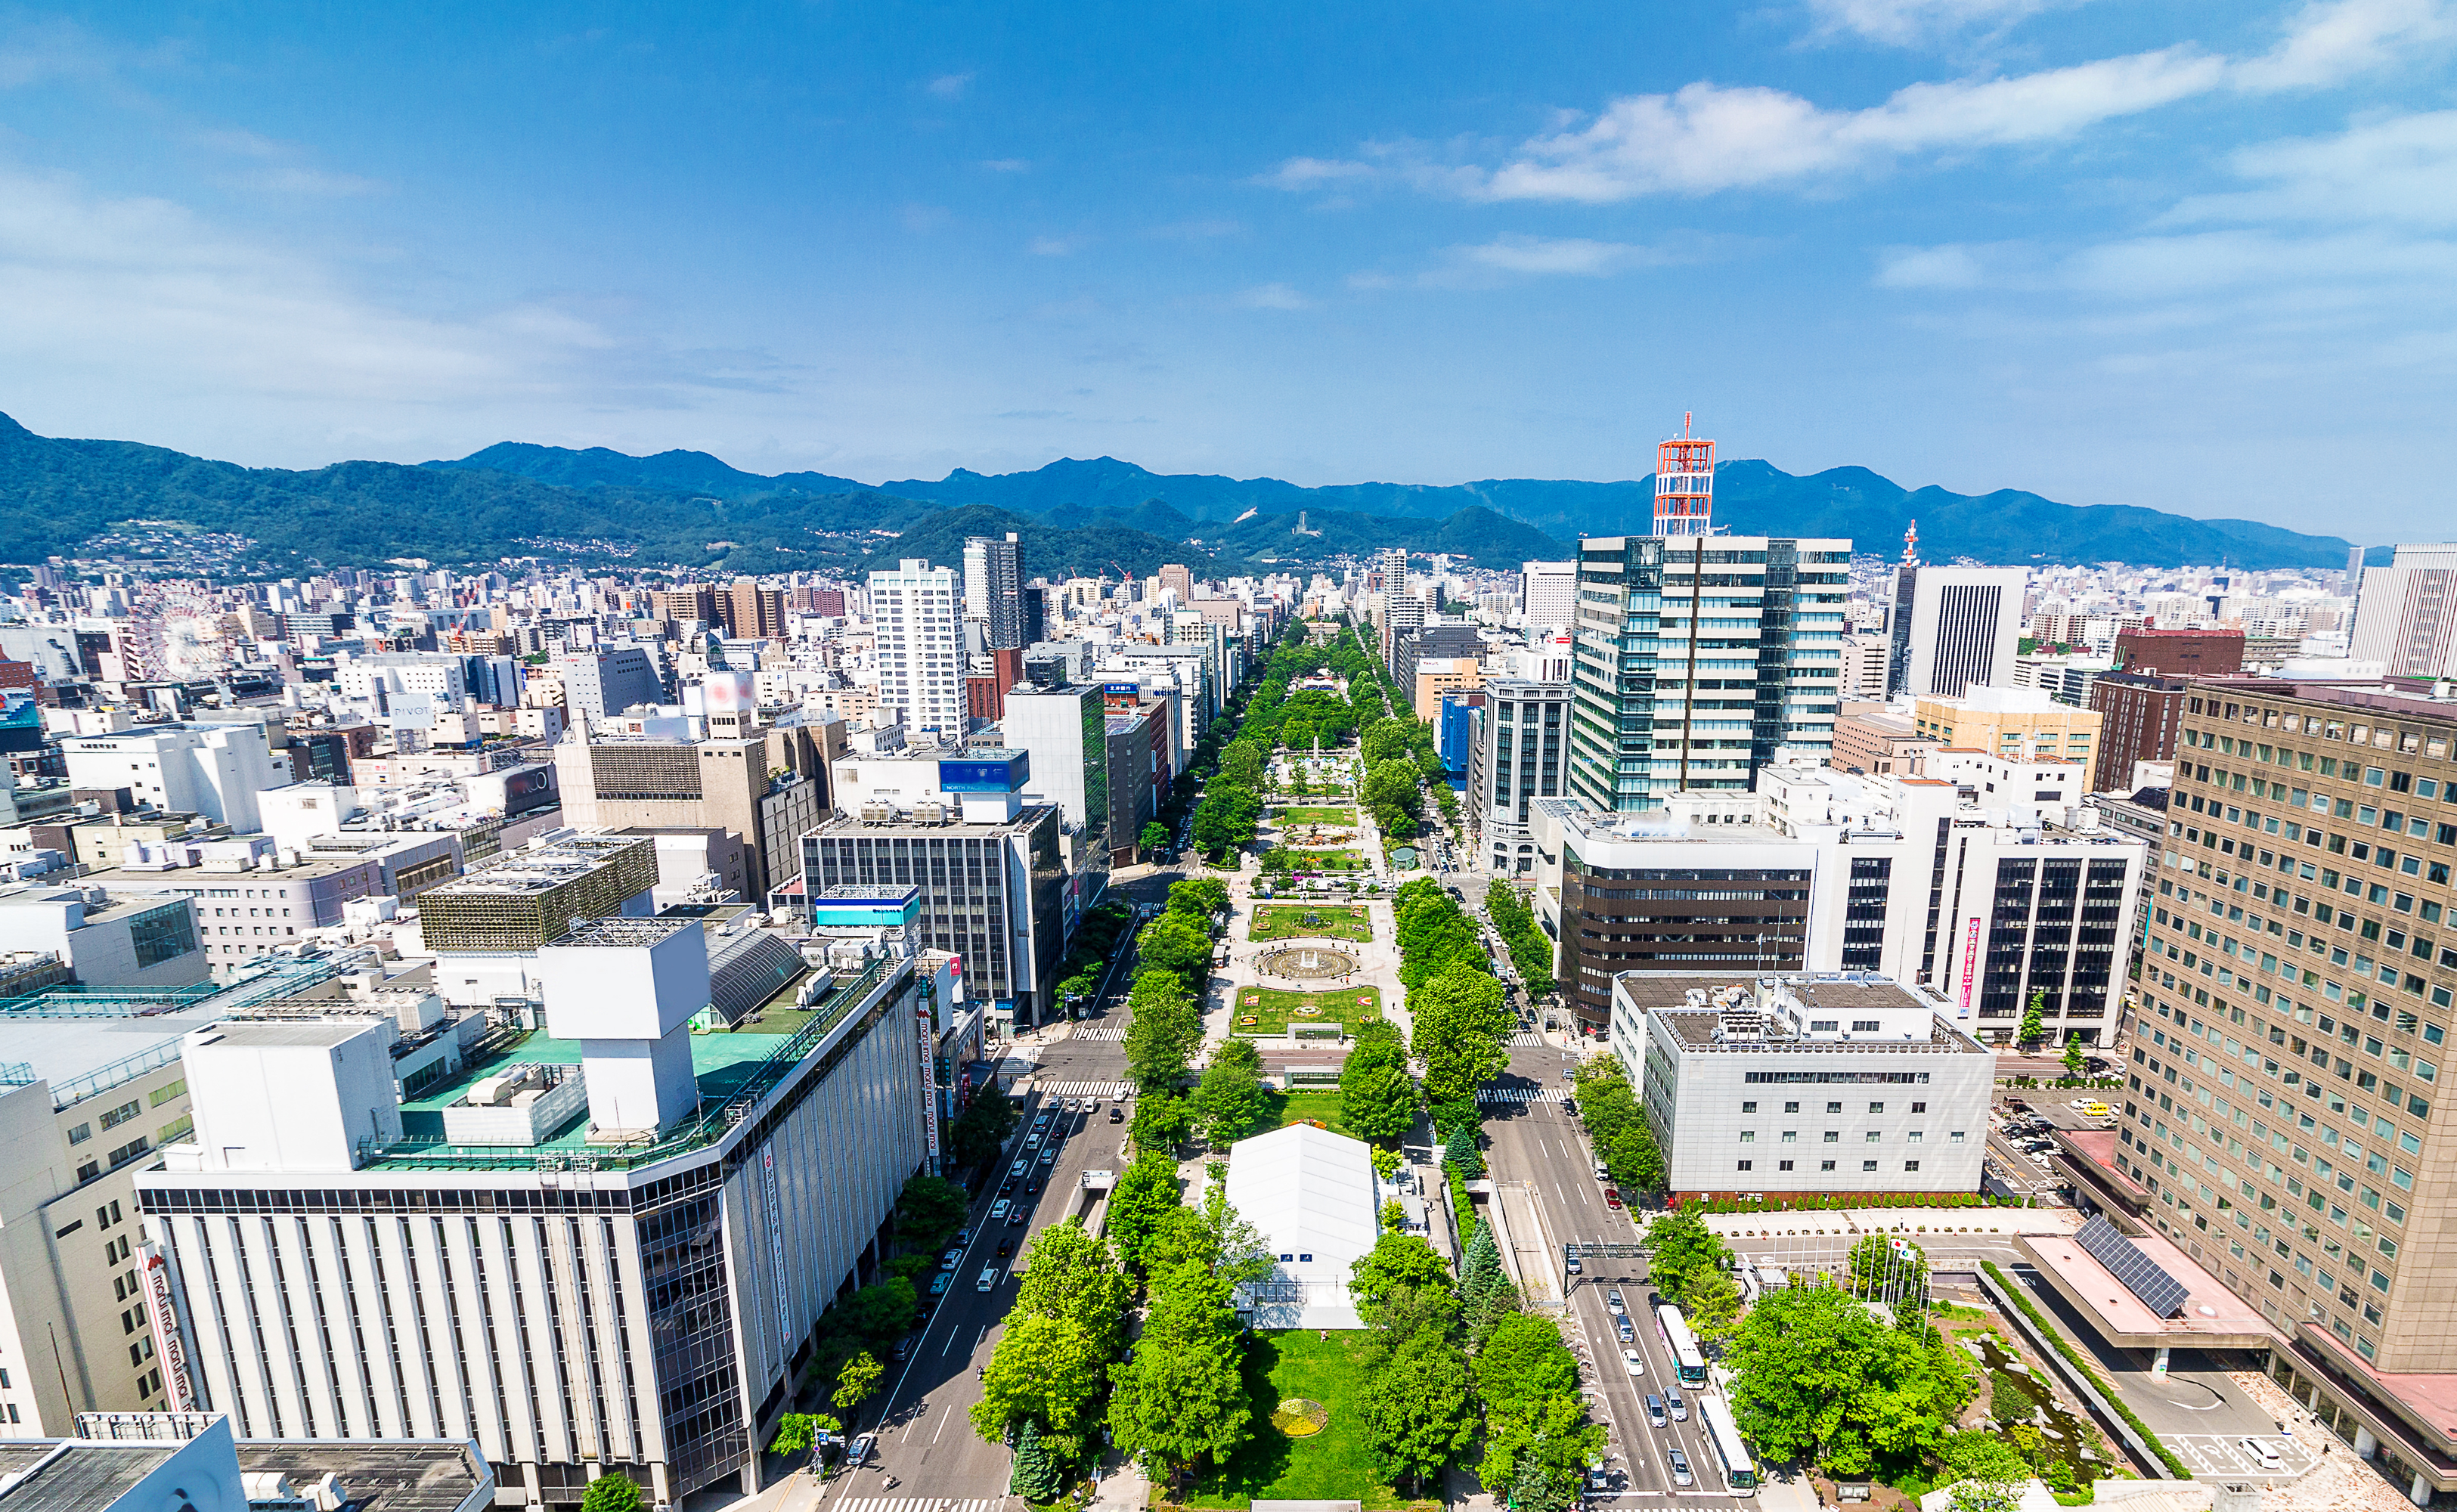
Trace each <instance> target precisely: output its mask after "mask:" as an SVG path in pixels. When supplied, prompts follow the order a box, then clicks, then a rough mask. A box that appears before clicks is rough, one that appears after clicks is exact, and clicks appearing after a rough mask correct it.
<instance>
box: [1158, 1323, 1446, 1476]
mask: <svg viewBox="0 0 2457 1512" xmlns="http://www.w3.org/2000/svg"><path fill="white" fill-rule="evenodd" d="M1363 1338H1364V1336H1363V1335H1362V1334H1360V1333H1357V1332H1354V1331H1348V1330H1341V1331H1334V1332H1333V1333H1332V1336H1330V1337H1329V1338H1328V1339H1326V1338H1324V1337H1323V1336H1320V1335H1318V1334H1314V1333H1311V1332H1310V1331H1308V1330H1305V1329H1290V1330H1287V1331H1284V1332H1277V1333H1269V1334H1258V1335H1256V1336H1254V1337H1253V1338H1252V1339H1250V1340H1249V1341H1248V1342H1247V1345H1246V1385H1247V1389H1248V1390H1249V1392H1250V1393H1251V1394H1252V1401H1253V1412H1254V1430H1253V1437H1252V1438H1250V1439H1249V1440H1246V1446H1245V1447H1244V1448H1242V1449H1240V1450H1238V1451H1237V1452H1236V1453H1235V1454H1234V1455H1231V1456H1230V1457H1229V1462H1228V1463H1227V1464H1225V1465H1222V1466H1220V1467H1219V1468H1218V1469H1216V1470H1214V1471H1213V1472H1212V1473H1211V1474H1209V1475H1208V1476H1206V1477H1204V1478H1203V1479H1201V1480H1199V1481H1196V1482H1195V1483H1194V1485H1193V1487H1192V1488H1191V1489H1190V1490H1189V1491H1188V1492H1187V1496H1186V1504H1187V1505H1188V1506H1196V1507H1235V1508H1245V1507H1251V1506H1252V1505H1253V1504H1254V1502H1255V1501H1256V1499H1258V1498H1259V1499H1261V1500H1263V1501H1266V1502H1362V1503H1364V1505H1365V1506H1366V1507H1367V1508H1368V1509H1370V1512H1385V1509H1395V1508H1399V1507H1404V1506H1406V1505H1407V1504H1408V1502H1407V1499H1406V1498H1404V1497H1402V1496H1400V1495H1399V1493H1398V1492H1397V1491H1395V1490H1394V1489H1393V1488H1392V1487H1390V1486H1388V1485H1385V1484H1383V1483H1382V1478H1381V1476H1380V1474H1379V1473H1378V1472H1377V1471H1376V1470H1375V1469H1374V1466H1373V1450H1372V1448H1370V1447H1369V1446H1368V1445H1367V1443H1366V1440H1365V1421H1364V1412H1363V1409H1362V1408H1361V1407H1360V1406H1359V1405H1358V1403H1359V1402H1360V1401H1361V1399H1362V1398H1363V1396H1364V1391H1365V1371H1364V1368H1363V1367H1362V1366H1360V1365H1358V1364H1357V1363H1356V1361H1355V1359H1354V1354H1355V1351H1356V1349H1357V1347H1358V1346H1359V1345H1360V1344H1361V1343H1362V1342H1363ZM1289 1398H1306V1399H1308V1400H1311V1401H1318V1402H1320V1403H1322V1404H1323V1405H1324V1406H1325V1407H1328V1408H1330V1409H1331V1419H1330V1421H1328V1422H1326V1423H1325V1424H1324V1425H1323V1428H1322V1431H1321V1432H1319V1433H1316V1434H1313V1435H1311V1436H1310V1437H1307V1438H1302V1439H1291V1438H1290V1437H1289V1436H1288V1435H1286V1434H1284V1433H1282V1432H1280V1431H1279V1430H1278V1429H1277V1428H1274V1427H1272V1426H1271V1413H1272V1411H1273V1409H1275V1408H1277V1407H1278V1406H1279V1404H1280V1403H1281V1402H1282V1401H1285V1400H1288V1399H1289Z"/></svg>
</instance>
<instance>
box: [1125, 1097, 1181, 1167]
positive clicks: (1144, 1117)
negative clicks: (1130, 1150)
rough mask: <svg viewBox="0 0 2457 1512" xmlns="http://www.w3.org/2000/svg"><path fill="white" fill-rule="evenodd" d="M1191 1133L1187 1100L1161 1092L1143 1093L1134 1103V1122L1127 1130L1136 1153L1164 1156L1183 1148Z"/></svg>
mask: <svg viewBox="0 0 2457 1512" xmlns="http://www.w3.org/2000/svg"><path fill="white" fill-rule="evenodd" d="M1193 1129H1194V1109H1193V1108H1189V1107H1188V1106H1187V1099H1185V1098H1183V1097H1173V1096H1170V1095H1168V1094H1167V1093H1164V1092H1146V1093H1145V1094H1144V1095H1143V1096H1141V1097H1138V1098H1136V1099H1135V1116H1134V1122H1132V1123H1130V1124H1128V1125H1127V1126H1126V1132H1127V1133H1128V1134H1130V1135H1132V1136H1133V1138H1134V1142H1135V1151H1136V1153H1137V1154H1141V1153H1143V1152H1144V1151H1146V1150H1153V1151H1157V1152H1159V1153H1161V1154H1164V1155H1165V1154H1167V1153H1168V1152H1169V1151H1170V1150H1174V1149H1176V1148H1177V1147H1178V1146H1179V1145H1181V1144H1183V1143H1184V1142H1185V1140H1186V1136H1187V1134H1188V1133H1190V1132H1191V1131H1192V1130H1193Z"/></svg>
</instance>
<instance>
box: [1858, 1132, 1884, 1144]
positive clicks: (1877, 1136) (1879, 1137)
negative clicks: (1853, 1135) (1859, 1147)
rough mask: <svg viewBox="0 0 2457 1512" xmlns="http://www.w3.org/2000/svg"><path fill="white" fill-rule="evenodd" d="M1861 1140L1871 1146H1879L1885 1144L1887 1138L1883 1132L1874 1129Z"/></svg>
mask: <svg viewBox="0 0 2457 1512" xmlns="http://www.w3.org/2000/svg"><path fill="white" fill-rule="evenodd" d="M1861 1138H1862V1139H1863V1140H1864V1141H1865V1142H1867V1143H1869V1144H1871V1145H1878V1144H1883V1143H1885V1138H1886V1136H1885V1133H1884V1132H1883V1131H1882V1130H1879V1129H1870V1130H1869V1131H1868V1133H1866V1134H1864V1135H1862V1136H1861Z"/></svg>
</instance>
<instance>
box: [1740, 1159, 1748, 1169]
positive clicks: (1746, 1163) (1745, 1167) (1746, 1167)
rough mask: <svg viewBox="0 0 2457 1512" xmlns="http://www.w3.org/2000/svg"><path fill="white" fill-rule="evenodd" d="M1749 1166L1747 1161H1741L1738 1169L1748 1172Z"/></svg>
mask: <svg viewBox="0 0 2457 1512" xmlns="http://www.w3.org/2000/svg"><path fill="white" fill-rule="evenodd" d="M1749 1165H1750V1163H1749V1162H1748V1161H1745V1160H1744V1161H1742V1162H1741V1163H1740V1167H1741V1169H1742V1170H1748V1169H1749Z"/></svg>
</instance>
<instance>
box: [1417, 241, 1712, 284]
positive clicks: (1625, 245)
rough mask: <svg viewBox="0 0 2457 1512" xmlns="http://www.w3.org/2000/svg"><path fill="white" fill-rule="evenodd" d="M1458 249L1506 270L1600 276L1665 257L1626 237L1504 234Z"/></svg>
mask: <svg viewBox="0 0 2457 1512" xmlns="http://www.w3.org/2000/svg"><path fill="white" fill-rule="evenodd" d="M1456 251H1457V253H1458V255H1459V257H1460V258H1462V259H1465V260H1466V261H1468V262H1471V263H1474V264H1476V266H1478V267H1486V268H1496V269H1498V270H1500V271H1501V272H1504V273H1532V274H1573V275H1578V276H1581V277H1585V278H1600V277H1602V276H1604V275H1606V274H1613V273H1619V272H1621V271H1622V270H1623V269H1625V268H1629V267H1633V266H1636V265H1638V264H1640V263H1647V262H1661V261H1662V260H1664V259H1663V258H1662V255H1661V254H1659V253H1657V252H1656V251H1655V249H1653V248H1652V247H1641V246H1634V245H1632V244H1630V243H1629V242H1625V241H1591V240H1589V239H1587V238H1584V237H1560V238H1549V237H1501V238H1497V239H1495V240H1492V241H1488V242H1485V243H1484V244H1483V245H1481V246H1474V247H1460V248H1457V249H1456Z"/></svg>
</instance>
